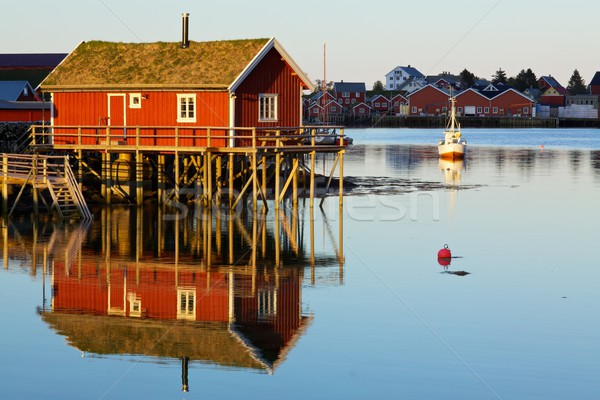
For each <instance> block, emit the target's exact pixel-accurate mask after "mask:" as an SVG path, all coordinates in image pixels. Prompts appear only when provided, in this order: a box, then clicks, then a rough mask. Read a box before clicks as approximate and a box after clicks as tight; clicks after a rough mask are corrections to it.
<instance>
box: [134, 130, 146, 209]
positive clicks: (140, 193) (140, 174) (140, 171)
mask: <svg viewBox="0 0 600 400" xmlns="http://www.w3.org/2000/svg"><path fill="white" fill-rule="evenodd" d="M138 129H139V128H138ZM138 138H139V136H138ZM135 200H136V204H137V206H138V207H141V206H142V205H143V204H144V155H143V154H142V153H140V152H139V151H136V154H135Z"/></svg>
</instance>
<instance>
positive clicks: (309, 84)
mask: <svg viewBox="0 0 600 400" xmlns="http://www.w3.org/2000/svg"><path fill="white" fill-rule="evenodd" d="M272 48H275V50H277V51H278V52H279V54H280V55H281V57H282V58H283V59H284V60H285V61H286V62H287V63H288V64H289V65H290V67H291V68H292V70H293V71H294V72H295V73H296V75H298V78H300V80H301V81H302V82H303V83H304V84H305V85H306V87H307V88H308V90H310V91H311V92H312V91H314V89H315V86H314V85H313V83H312V82H311V81H310V79H309V78H308V76H307V75H306V74H305V73H304V72H303V71H302V69H300V67H299V66H298V64H296V62H295V61H294V60H293V59H292V57H290V55H289V54H288V53H287V52H286V51H285V50H284V48H283V47H282V46H281V44H280V43H279V42H278V41H277V39H275V38H274V37H273V38H271V39H269V41H268V42H267V43H266V44H265V45H264V46H263V48H262V49H261V50H260V51H259V52H258V53H257V54H256V55H255V56H254V58H253V59H252V61H250V63H249V64H248V65H247V66H246V68H244V70H243V71H242V72H241V73H240V74H239V75H238V76H237V77H236V78H235V79H234V81H233V82H232V83H231V85H229V91H230V92H235V90H236V89H237V88H238V86H240V85H241V84H242V82H243V81H244V80H245V79H246V78H247V77H248V75H250V73H251V72H252V70H254V68H256V66H257V65H258V64H259V63H260V62H261V61H262V59H263V58H264V57H265V56H266V55H267V53H268V52H269V50H271V49H272Z"/></svg>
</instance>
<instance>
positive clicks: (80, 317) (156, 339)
mask: <svg viewBox="0 0 600 400" xmlns="http://www.w3.org/2000/svg"><path fill="white" fill-rule="evenodd" d="M307 219H308V220H309V221H306V225H308V226H306V227H305V219H304V218H300V216H299V213H298V211H297V210H293V211H292V212H290V213H288V214H286V213H284V212H283V211H281V212H280V214H279V215H278V218H275V217H274V216H273V215H270V218H269V219H267V218H260V217H257V216H252V215H249V216H242V217H238V216H236V215H232V214H230V215H226V216H224V215H221V214H219V213H216V214H215V215H211V214H210V213H208V214H207V213H203V214H197V215H191V214H190V215H188V216H187V217H185V218H181V219H171V220H169V219H168V218H164V216H162V215H160V214H159V215H158V216H157V215H156V210H150V212H146V213H142V212H136V210H135V209H129V208H123V209H117V208H115V209H112V210H109V209H106V210H102V212H101V214H100V215H99V216H98V217H97V218H96V220H95V221H94V223H93V225H92V226H85V225H81V226H75V227H73V226H65V227H61V228H57V227H52V228H40V227H34V228H33V232H32V234H31V235H25V234H22V233H20V231H21V230H23V229H25V230H26V229H27V228H23V227H18V226H15V225H14V224H9V227H8V228H5V229H3V240H4V243H5V246H4V249H5V250H4V257H5V266H6V268H8V262H7V259H8V258H11V259H15V258H19V259H22V260H23V259H30V260H31V262H30V268H31V270H32V271H38V272H33V273H34V274H35V273H39V269H40V268H41V269H42V270H43V271H42V272H43V277H44V280H43V292H44V294H43V298H44V301H43V305H42V306H41V307H40V309H39V313H40V315H41V317H42V319H43V320H44V321H45V322H46V323H47V324H48V326H49V327H51V328H52V329H53V330H55V331H56V332H57V333H58V334H60V335H63V336H65V337H66V339H67V342H68V343H69V345H71V346H73V347H75V348H77V349H79V350H80V351H82V352H83V353H84V354H86V355H87V356H103V355H116V354H118V355H142V356H144V357H150V358H151V359H155V361H156V362H164V361H165V359H173V360H174V359H178V360H180V361H181V364H182V374H183V375H182V378H183V380H182V388H183V389H184V390H187V389H188V383H187V370H188V363H193V362H200V363H203V364H212V365H219V366H225V367H231V368H249V369H252V370H256V371H259V372H266V373H273V372H274V370H275V369H276V368H277V366H278V365H279V364H280V363H281V362H283V361H284V360H285V358H286V354H287V353H288V352H289V351H290V349H291V348H293V347H294V345H295V343H296V341H297V340H298V339H299V337H300V336H302V334H303V333H304V332H305V330H306V328H307V327H308V326H309V325H310V322H311V321H312V319H313V316H312V315H311V313H310V312H309V310H307V309H305V307H303V304H302V289H303V287H306V286H310V285H331V284H334V285H339V284H342V283H343V264H344V260H343V253H342V250H341V247H339V248H330V247H329V248H328V250H325V251H320V252H319V254H315V246H314V243H315V238H314V231H315V226H314V225H315V220H314V218H310V217H309V218H307ZM316 223H323V224H327V221H326V219H323V220H320V221H316ZM338 227H339V232H338V235H339V236H338V240H339V238H341V237H342V231H341V230H342V228H343V225H342V221H341V220H340V221H339V225H338ZM325 228H327V231H328V232H329V233H330V234H332V235H333V230H332V229H331V227H330V226H324V229H323V231H325ZM9 229H10V230H11V234H10V235H9V234H8V231H9ZM47 231H52V233H51V234H47V233H45V232H47ZM334 236H335V235H334ZM330 238H331V239H333V240H335V237H330ZM323 240H326V238H325V237H324V238H323ZM340 242H341V241H340ZM320 247H322V245H321V246H320ZM8 248H10V249H11V250H7V249H8ZM18 252H19V254H17V253H18ZM40 255H41V256H40ZM24 264H27V262H25V263H24ZM46 275H48V276H50V278H51V279H50V280H51V282H50V284H49V283H48V282H47V280H46V278H45V277H46ZM48 285H49V286H50V288H49V289H50V290H48V289H47V288H46V286H48ZM47 296H49V297H50V302H49V305H48V302H47V301H46V297H47Z"/></svg>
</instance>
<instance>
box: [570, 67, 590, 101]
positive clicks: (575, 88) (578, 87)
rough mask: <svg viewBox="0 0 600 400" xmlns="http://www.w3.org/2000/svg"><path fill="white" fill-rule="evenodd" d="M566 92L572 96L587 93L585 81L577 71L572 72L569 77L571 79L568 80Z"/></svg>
mask: <svg viewBox="0 0 600 400" xmlns="http://www.w3.org/2000/svg"><path fill="white" fill-rule="evenodd" d="M567 90H568V91H569V93H570V94H572V95H576V94H585V93H587V92H588V91H587V88H586V86H585V81H584V80H583V78H582V77H581V75H579V71H577V70H575V71H573V75H571V79H569V84H568V85H567Z"/></svg>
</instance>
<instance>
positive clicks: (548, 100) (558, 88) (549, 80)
mask: <svg viewBox="0 0 600 400" xmlns="http://www.w3.org/2000/svg"><path fill="white" fill-rule="evenodd" d="M538 86H539V88H540V90H541V91H542V96H541V97H540V104H541V105H544V106H551V107H552V106H554V107H562V106H564V105H565V99H566V95H567V89H565V88H564V87H563V86H562V85H561V84H560V83H558V81H557V80H556V79H555V78H553V77H551V76H542V77H541V78H540V79H538Z"/></svg>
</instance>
